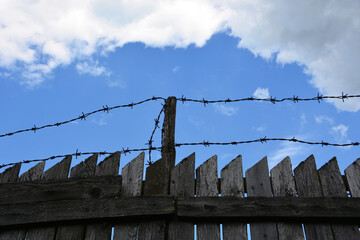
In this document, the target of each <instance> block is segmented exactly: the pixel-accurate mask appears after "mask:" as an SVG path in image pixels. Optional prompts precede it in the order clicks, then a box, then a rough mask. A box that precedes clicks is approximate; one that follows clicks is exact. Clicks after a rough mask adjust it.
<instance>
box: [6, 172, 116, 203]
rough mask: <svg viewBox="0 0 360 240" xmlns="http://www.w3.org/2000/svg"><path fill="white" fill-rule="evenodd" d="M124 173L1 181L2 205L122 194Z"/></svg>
mask: <svg viewBox="0 0 360 240" xmlns="http://www.w3.org/2000/svg"><path fill="white" fill-rule="evenodd" d="M120 193H121V176H101V177H90V178H68V179H64V180H42V181H33V182H17V183H6V184H0V205H6V204H16V203H33V202H44V201H53V200H70V199H88V198H103V197H111V196H120Z"/></svg>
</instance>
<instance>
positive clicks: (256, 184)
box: [245, 157, 277, 239]
mask: <svg viewBox="0 0 360 240" xmlns="http://www.w3.org/2000/svg"><path fill="white" fill-rule="evenodd" d="M245 175H246V189H247V196H248V197H255V196H257V197H272V193H271V185H270V178H269V167H268V162H267V157H264V158H263V159H262V160H260V161H259V162H257V163H256V164H255V165H254V166H252V167H251V168H249V169H248V170H247V171H246V172H245ZM250 233H251V239H277V231H276V223H272V222H259V223H250Z"/></svg>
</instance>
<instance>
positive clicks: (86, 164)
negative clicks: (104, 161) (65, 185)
mask: <svg viewBox="0 0 360 240" xmlns="http://www.w3.org/2000/svg"><path fill="white" fill-rule="evenodd" d="M97 161H98V154H94V155H91V156H90V157H88V158H87V159H85V161H82V162H80V163H79V164H78V165H76V166H74V167H73V168H71V171H70V177H71V178H74V177H75V178H77V177H80V178H86V177H91V176H94V175H95V169H96V164H97Z"/></svg>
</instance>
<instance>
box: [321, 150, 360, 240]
mask: <svg viewBox="0 0 360 240" xmlns="http://www.w3.org/2000/svg"><path fill="white" fill-rule="evenodd" d="M318 172H319V177H320V182H321V185H322V189H323V194H324V196H325V197H344V198H347V193H346V188H345V185H344V182H343V180H342V177H341V173H340V169H339V166H338V163H337V160H336V158H335V157H334V158H332V159H331V160H330V161H329V162H328V163H326V164H325V165H324V166H322V167H321V168H320V169H319V171H318ZM331 228H332V233H333V236H334V238H335V239H346V240H352V239H354V240H356V239H360V233H359V230H358V227H357V226H354V225H346V224H332V225H331Z"/></svg>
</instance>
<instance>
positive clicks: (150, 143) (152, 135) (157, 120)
mask: <svg viewBox="0 0 360 240" xmlns="http://www.w3.org/2000/svg"><path fill="white" fill-rule="evenodd" d="M164 110H165V104H162V108H161V110H160V112H159V114H158V116H157V118H155V119H154V122H155V127H154V129H153V131H152V133H151V136H150V139H149V140H148V142H147V143H146V145H148V146H149V159H148V161H147V163H148V165H151V164H152V161H151V150H152V147H153V146H152V144H153V142H154V141H153V137H154V134H155V132H156V129H158V128H160V126H159V123H160V117H161V114H162V113H163V112H164Z"/></svg>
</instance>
